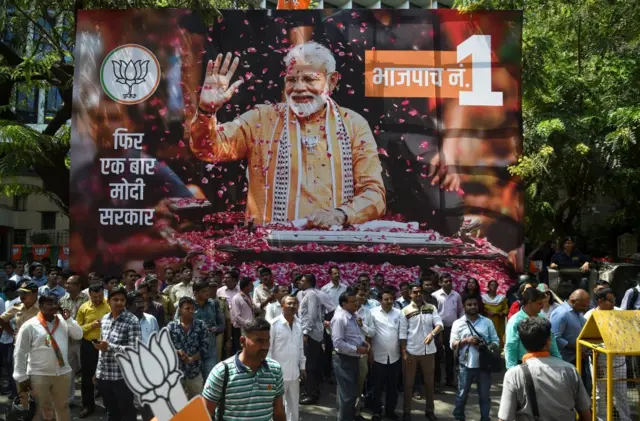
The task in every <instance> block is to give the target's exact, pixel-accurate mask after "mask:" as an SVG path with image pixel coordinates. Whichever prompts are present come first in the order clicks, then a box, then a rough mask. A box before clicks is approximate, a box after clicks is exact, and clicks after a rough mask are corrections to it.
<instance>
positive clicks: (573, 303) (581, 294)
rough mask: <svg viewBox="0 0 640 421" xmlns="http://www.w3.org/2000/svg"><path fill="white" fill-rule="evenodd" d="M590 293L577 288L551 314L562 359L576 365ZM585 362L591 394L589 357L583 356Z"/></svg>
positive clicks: (584, 366)
mask: <svg viewBox="0 0 640 421" xmlns="http://www.w3.org/2000/svg"><path fill="white" fill-rule="evenodd" d="M589 304H590V301H589V293H588V292H587V291H585V290H583V289H577V290H575V291H574V292H573V293H572V294H571V296H569V299H568V300H567V301H565V302H564V303H563V304H562V305H561V306H560V307H558V308H557V309H556V310H555V311H554V312H553V313H552V314H551V331H552V332H553V336H555V338H556V343H557V344H558V348H559V349H560V355H562V359H563V360H565V361H566V362H568V363H571V364H573V365H576V360H577V356H576V342H577V341H578V336H579V335H580V332H581V331H582V327H583V326H584V324H585V323H586V319H585V318H584V315H583V314H584V312H586V311H587V310H588V309H589ZM583 361H584V362H585V364H584V365H583V369H582V373H581V375H582V381H583V382H584V386H585V387H586V389H587V392H589V394H591V379H590V373H589V364H588V359H587V358H583Z"/></svg>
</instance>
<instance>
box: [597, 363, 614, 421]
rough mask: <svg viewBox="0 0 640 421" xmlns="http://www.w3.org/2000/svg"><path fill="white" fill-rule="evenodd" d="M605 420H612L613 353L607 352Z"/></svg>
mask: <svg viewBox="0 0 640 421" xmlns="http://www.w3.org/2000/svg"><path fill="white" fill-rule="evenodd" d="M594 392H595V391H594ZM607 421H613V355H611V354H610V353H609V352H607Z"/></svg>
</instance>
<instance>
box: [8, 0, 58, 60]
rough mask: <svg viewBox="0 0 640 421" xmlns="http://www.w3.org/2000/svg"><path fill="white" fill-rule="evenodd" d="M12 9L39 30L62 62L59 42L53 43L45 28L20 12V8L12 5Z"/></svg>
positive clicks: (22, 11) (26, 14)
mask: <svg viewBox="0 0 640 421" xmlns="http://www.w3.org/2000/svg"><path fill="white" fill-rule="evenodd" d="M14 7H15V8H16V10H17V11H18V12H20V13H21V14H22V16H24V17H25V18H27V20H29V22H31V23H32V24H33V25H34V26H35V27H36V28H38V29H39V30H40V33H41V34H42V36H43V37H45V38H46V39H47V41H49V44H51V47H52V48H54V49H55V50H56V51H57V52H58V54H59V55H60V59H61V60H63V61H64V52H62V50H60V42H58V41H55V40H54V39H53V38H52V37H51V35H49V33H48V32H47V30H46V29H45V28H43V27H42V25H40V24H39V23H38V21H36V20H35V19H33V18H32V17H31V16H29V14H28V13H27V12H25V11H24V10H22V9H21V8H20V7H18V5H17V4H15V3H14ZM52 30H53V28H52Z"/></svg>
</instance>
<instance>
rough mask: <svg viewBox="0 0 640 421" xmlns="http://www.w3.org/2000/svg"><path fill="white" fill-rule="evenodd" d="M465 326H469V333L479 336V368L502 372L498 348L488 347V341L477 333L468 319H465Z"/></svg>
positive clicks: (491, 371)
mask: <svg viewBox="0 0 640 421" xmlns="http://www.w3.org/2000/svg"><path fill="white" fill-rule="evenodd" d="M467 326H469V330H470V331H471V333H473V334H474V335H475V336H477V337H479V338H480V343H479V344H478V352H479V353H480V370H481V371H486V372H489V373H500V372H502V358H501V357H500V350H499V349H498V350H496V351H492V350H491V348H489V344H490V343H489V342H487V340H486V339H485V338H484V336H482V335H480V334H479V333H478V331H477V330H476V328H475V327H473V324H471V322H470V321H469V320H467Z"/></svg>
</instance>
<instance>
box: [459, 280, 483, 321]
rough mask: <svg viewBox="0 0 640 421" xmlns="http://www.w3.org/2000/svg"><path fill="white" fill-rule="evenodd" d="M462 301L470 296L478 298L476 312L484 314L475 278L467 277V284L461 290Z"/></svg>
mask: <svg viewBox="0 0 640 421" xmlns="http://www.w3.org/2000/svg"><path fill="white" fill-rule="evenodd" d="M460 295H461V296H462V302H463V303H464V301H465V300H466V299H467V297H470V298H476V299H477V300H478V314H484V305H483V303H482V296H481V294H480V284H479V283H478V280H477V279H476V278H469V280H468V281H467V285H465V287H464V291H462V294H460Z"/></svg>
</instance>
